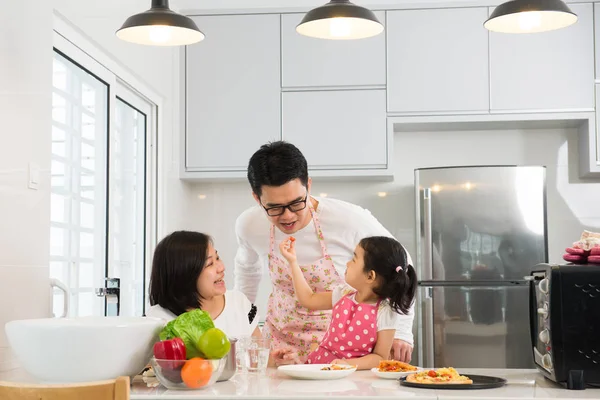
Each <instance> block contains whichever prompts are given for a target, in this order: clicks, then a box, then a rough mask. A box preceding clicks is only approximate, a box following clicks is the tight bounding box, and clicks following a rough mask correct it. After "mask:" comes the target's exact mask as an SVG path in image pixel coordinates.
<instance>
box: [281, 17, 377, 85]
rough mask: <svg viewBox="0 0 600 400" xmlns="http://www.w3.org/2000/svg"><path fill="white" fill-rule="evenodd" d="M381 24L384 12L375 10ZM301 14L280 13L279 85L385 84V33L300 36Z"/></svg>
mask: <svg viewBox="0 0 600 400" xmlns="http://www.w3.org/2000/svg"><path fill="white" fill-rule="evenodd" d="M375 14H376V15H377V18H378V19H379V21H380V22H381V23H383V24H385V13H383V12H377V13H375ZM303 16H304V14H283V15H282V16H281V55H282V57H281V68H282V72H281V73H282V76H281V86H282V87H283V88H300V87H340V86H374V85H385V35H383V34H380V35H377V36H375V37H372V38H368V39H361V40H323V39H315V38H310V37H306V36H303V35H300V34H299V33H297V32H296V25H298V24H299V23H300V21H301V20H302V17H303Z"/></svg>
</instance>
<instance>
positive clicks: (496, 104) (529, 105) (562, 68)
mask: <svg viewBox="0 0 600 400" xmlns="http://www.w3.org/2000/svg"><path fill="white" fill-rule="evenodd" d="M569 7H570V8H571V9H572V10H573V12H575V13H576V14H577V15H578V16H579V20H578V21H577V23H576V24H574V25H572V26H570V27H568V28H564V29H559V30H556V31H550V32H544V33H534V34H502V33H490V71H491V77H490V87H491V102H490V103H491V109H492V111H568V110H578V111H579V110H581V111H583V110H593V109H594V11H593V5H592V4H569ZM491 11H492V10H490V12H491Z"/></svg>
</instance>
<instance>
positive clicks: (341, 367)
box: [321, 364, 356, 371]
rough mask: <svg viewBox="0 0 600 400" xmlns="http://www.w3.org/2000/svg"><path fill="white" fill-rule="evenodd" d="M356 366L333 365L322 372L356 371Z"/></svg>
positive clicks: (325, 367)
mask: <svg viewBox="0 0 600 400" xmlns="http://www.w3.org/2000/svg"><path fill="white" fill-rule="evenodd" d="M354 368H356V365H344V364H331V365H326V366H324V367H323V368H321V371H345V370H347V369H354Z"/></svg>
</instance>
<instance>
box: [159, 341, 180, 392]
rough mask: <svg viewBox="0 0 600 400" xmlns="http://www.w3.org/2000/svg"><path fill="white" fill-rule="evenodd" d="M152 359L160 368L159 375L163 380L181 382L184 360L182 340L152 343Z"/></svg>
mask: <svg viewBox="0 0 600 400" xmlns="http://www.w3.org/2000/svg"><path fill="white" fill-rule="evenodd" d="M154 357H155V358H156V360H157V361H156V362H157V364H158V365H159V366H160V368H161V371H160V373H162V375H163V376H164V377H165V378H167V379H168V380H170V381H172V382H175V383H180V382H183V380H182V379H181V368H183V365H184V364H185V359H186V354H185V344H184V343H183V340H181V339H180V338H174V339H171V340H163V341H162V342H156V343H154ZM165 360H171V361H165Z"/></svg>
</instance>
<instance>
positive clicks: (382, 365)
mask: <svg viewBox="0 0 600 400" xmlns="http://www.w3.org/2000/svg"><path fill="white" fill-rule="evenodd" d="M417 369H418V368H417V367H415V366H414V365H410V364H408V363H405V362H402V361H396V360H381V361H379V367H378V370H379V372H410V371H416V370H417Z"/></svg>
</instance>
